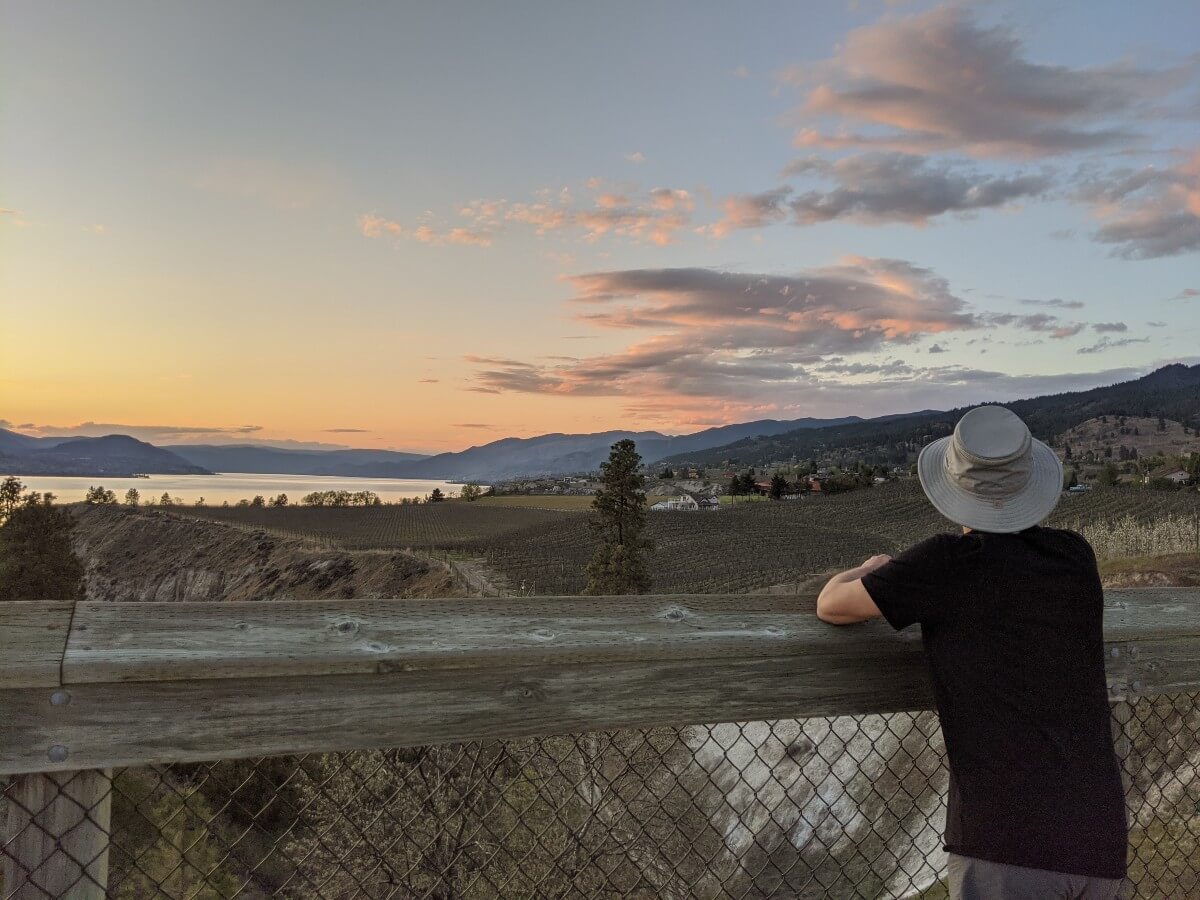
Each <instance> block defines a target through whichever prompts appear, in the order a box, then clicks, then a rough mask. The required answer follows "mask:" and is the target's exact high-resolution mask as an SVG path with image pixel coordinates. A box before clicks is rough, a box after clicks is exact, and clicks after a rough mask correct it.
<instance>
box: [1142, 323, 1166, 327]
mask: <svg viewBox="0 0 1200 900" xmlns="http://www.w3.org/2000/svg"><path fill="white" fill-rule="evenodd" d="M1146 324H1147V325H1149V326H1150V327H1151V328H1166V327H1167V323H1166V322H1147V323H1146Z"/></svg>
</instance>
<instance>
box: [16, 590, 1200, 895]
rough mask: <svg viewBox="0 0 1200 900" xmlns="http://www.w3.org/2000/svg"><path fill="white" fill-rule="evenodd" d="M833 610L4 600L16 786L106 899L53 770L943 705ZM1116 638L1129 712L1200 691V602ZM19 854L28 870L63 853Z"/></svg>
mask: <svg viewBox="0 0 1200 900" xmlns="http://www.w3.org/2000/svg"><path fill="white" fill-rule="evenodd" d="M814 602H815V601H814V598H813V597H812V596H767V595H744V594H738V595H687V596H685V595H676V596H636V597H586V598H585V597H521V598H476V599H461V598H458V599H433V600H343V601H308V602H271V603H97V602H81V603H75V604H60V603H10V604H0V775H17V776H20V777H21V778H22V784H21V786H20V789H21V791H22V792H23V796H28V798H29V803H30V806H29V807H28V808H30V809H37V808H39V807H38V806H37V805H36V804H37V802H38V797H39V796H45V797H49V798H55V797H57V798H58V800H57V801H54V802H58V803H59V804H60V806H61V807H62V809H61V810H60V814H55V815H49V816H47V817H45V818H46V822H49V823H50V824H46V822H43V823H42V824H41V825H40V826H39V829H38V832H39V834H40V837H39V840H43V841H44V840H45V839H47V835H49V837H55V835H54V834H53V832H54V831H56V830H59V831H61V835H59V837H61V839H62V840H71V841H74V842H75V843H76V844H79V843H80V842H83V844H84V846H83V847H82V849H80V848H79V847H78V846H77V847H76V851H77V852H76V853H75V854H74V856H75V858H76V859H84V860H92V859H95V860H96V863H95V865H93V866H92V869H93V870H94V871H90V872H89V878H88V879H87V884H90V885H93V887H94V886H95V885H100V884H103V872H102V871H101V870H102V869H103V859H102V856H103V840H104V838H105V835H104V834H103V827H104V825H105V824H106V822H105V817H106V816H107V809H106V807H105V804H104V798H103V797H101V796H97V797H95V798H90V799H89V797H88V796H87V791H88V790H89V784H90V783H91V782H89V779H88V778H87V777H77V778H75V779H73V780H72V781H71V782H70V790H71V792H72V796H71V797H68V798H66V800H65V801H64V800H63V797H62V794H63V789H62V785H63V784H64V783H65V782H64V777H63V776H62V775H55V774H53V773H61V772H69V771H78V770H104V769H108V768H111V767H114V766H129V765H143V764H150V763H165V762H195V761H202V760H212V759H228V758H238V757H251V756H261V755H271V754H284V753H299V752H308V751H336V750H353V749H361V748H369V747H399V746H423V745H429V744H438V743H444V742H452V741H463V740H472V739H478V738H522V737H533V736H543V735H554V734H562V733H569V732H578V731H588V730H594V729H617V728H628V727H640V726H657V725H684V724H696V723H715V722H731V721H749V720H761V719H776V718H804V717H807V716H815V715H822V716H824V715H848V714H858V713H886V712H897V711H901V710H918V709H930V708H932V700H931V692H930V688H929V682H928V677H927V673H926V670H925V663H924V657H923V653H922V650H921V644H920V634H919V631H918V630H917V629H911V630H910V631H909V632H905V633H901V634H896V633H895V632H893V631H892V630H891V629H890V628H889V627H888V626H887V625H886V624H885V623H883V622H882V621H876V622H871V623H867V624H864V625H859V626H853V627H847V628H836V627H832V626H829V625H826V624H824V623H822V622H820V621H819V620H818V619H817V618H816V616H815V615H814ZM1105 639H1106V643H1107V653H1108V657H1107V664H1108V680H1109V686H1110V693H1111V694H1112V696H1113V697H1114V698H1120V699H1124V698H1130V697H1133V696H1137V695H1151V694H1163V693H1176V692H1185V691H1197V690H1200V589H1175V588H1152V589H1137V590H1117V591H1111V592H1109V594H1108V595H1107V597H1106V617H1105ZM94 781H95V783H96V784H97V785H100V784H102V783H104V780H103V779H94ZM97 790H99V788H97ZM80 794H82V796H77V795H80ZM79 810H87V811H88V812H87V815H86V817H85V816H84V815H83V814H82V813H80V812H79ZM20 818H21V817H20V816H15V817H14V816H12V815H10V816H7V817H6V819H5V823H6V824H5V828H6V831H7V832H10V833H12V834H16V833H18V832H21V831H22V822H21V820H20ZM85 820H86V821H85ZM81 823H83V824H85V825H86V826H87V827H84V828H81ZM24 824H25V825H28V823H27V822H26V823H24ZM95 826H98V827H95ZM23 830H24V831H25V832H31V831H33V830H34V829H29V828H24V829H23ZM92 832H95V833H94V834H93V833H92ZM0 839H5V840H9V841H10V842H11V841H12V837H11V836H10V834H6V835H0ZM89 841H94V842H95V847H94V851H95V852H94V853H89V851H88V846H87V845H88V842H89ZM9 846H10V855H11V856H13V858H14V859H16V858H19V856H20V854H21V853H22V852H27V853H28V855H29V856H30V857H31V858H36V859H41V858H42V856H44V850H43V849H42V848H39V847H33V846H31V847H29V848H27V850H25V851H23V850H22V848H21V846H20V844H19V842H17V845H16V848H15V849H12V844H11V843H10V844H9ZM37 854H42V856H38V855H37ZM68 877H70V873H66V874H64V876H63V878H64V879H66V878H68ZM12 878H13V875H12V874H11V873H9V874H8V875H7V879H6V883H9V884H11V883H13V882H12ZM49 880H50V883H51V884H53V878H50V879H49ZM72 880H73V881H78V872H76V873H75V878H74V879H72ZM85 887H86V885H85ZM95 891H96V893H93V894H89V893H87V890H85V889H83V888H80V889H78V890H76V892H75V895H77V896H84V897H87V896H102V895H103V894H102V890H101V889H100V888H98V887H95Z"/></svg>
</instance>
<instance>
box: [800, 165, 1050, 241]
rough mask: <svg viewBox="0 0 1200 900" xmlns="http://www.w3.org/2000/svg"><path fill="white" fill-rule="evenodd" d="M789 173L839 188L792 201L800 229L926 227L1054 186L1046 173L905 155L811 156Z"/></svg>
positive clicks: (808, 194) (1004, 203)
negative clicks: (846, 222)
mask: <svg viewBox="0 0 1200 900" xmlns="http://www.w3.org/2000/svg"><path fill="white" fill-rule="evenodd" d="M785 174H786V175H788V176H790V177H795V176H801V175H814V176H817V177H820V178H824V179H828V180H831V181H833V182H835V184H836V186H835V187H833V188H832V189H829V190H813V191H807V192H805V193H803V194H799V195H797V196H796V197H795V198H793V199H792V200H791V201H790V202H789V204H788V205H789V207H790V208H791V210H792V213H793V215H794V217H795V221H796V224H798V225H811V224H814V223H817V222H828V221H832V220H834V219H850V220H852V221H857V222H864V223H867V224H878V223H882V222H910V223H913V224H924V223H926V222H927V221H928V220H929V219H932V218H935V217H937V216H940V215H944V214H946V213H970V212H975V211H977V210H981V209H989V208H996V207H1001V206H1005V205H1006V204H1008V203H1011V202H1013V201H1015V200H1019V199H1022V198H1028V197H1036V196H1038V195H1040V194H1042V193H1044V192H1045V191H1046V190H1048V189H1049V187H1050V184H1051V180H1050V177H1049V176H1048V175H1044V174H1043V175H1028V174H1020V173H1018V174H1015V175H1012V176H992V175H983V174H980V173H978V172H973V171H969V170H967V171H964V170H962V169H961V168H959V167H956V166H952V165H951V164H949V163H930V162H929V161H927V160H925V159H923V158H922V157H919V156H911V155H909V154H905V153H863V154H859V155H857V156H850V157H846V158H844V159H839V160H836V161H833V162H831V161H829V160H825V159H821V158H819V157H811V156H810V157H807V158H805V159H800V160H796V161H795V162H793V163H791V164H790V165H788V167H787V169H786V170H785Z"/></svg>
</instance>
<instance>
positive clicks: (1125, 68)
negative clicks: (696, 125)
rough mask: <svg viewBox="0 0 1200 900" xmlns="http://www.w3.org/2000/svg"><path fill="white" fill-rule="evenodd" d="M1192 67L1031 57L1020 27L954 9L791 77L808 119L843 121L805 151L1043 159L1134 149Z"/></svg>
mask: <svg viewBox="0 0 1200 900" xmlns="http://www.w3.org/2000/svg"><path fill="white" fill-rule="evenodd" d="M1193 72H1194V65H1188V66H1182V67H1179V68H1176V69H1169V70H1151V69H1145V68H1138V67H1135V66H1133V65H1132V64H1130V63H1127V62H1121V63H1112V64H1109V65H1103V66H1093V67H1087V68H1071V67H1069V66H1060V65H1048V64H1043V63H1036V62H1031V61H1029V60H1028V59H1027V58H1026V55H1025V47H1024V46H1023V44H1022V42H1021V40H1020V38H1018V37H1017V36H1016V35H1015V34H1014V33H1013V32H1012V31H1011V30H1009V29H1007V28H1003V27H986V26H983V25H981V24H979V23H978V22H977V21H975V20H974V19H973V17H972V13H971V12H969V11H968V10H966V9H963V8H961V7H958V6H945V7H941V8H937V9H933V10H930V11H928V12H924V13H920V14H918V15H913V16H908V17H905V18H888V19H885V20H883V21H880V22H878V23H875V24H873V25H868V26H865V27H862V28H859V29H856V30H854V31H852V32H851V33H850V34H849V35H848V37H847V39H846V41H845V44H844V46H843V47H842V48H841V50H840V51H839V53H838V54H837V55H836V56H835V57H833V58H832V59H829V60H826V61H824V62H821V63H818V64H816V65H809V66H796V67H794V68H792V69H790V70H788V71H787V72H785V73H784V74H783V76H782V79H783V81H784V82H785V83H788V84H791V85H794V86H796V87H797V88H799V89H800V90H801V91H803V93H804V102H803V106H802V108H801V110H800V113H801V115H802V116H803V118H804V119H806V120H807V119H810V118H814V117H815V118H819V119H825V120H829V121H832V122H836V123H839V127H838V129H837V130H835V131H834V132H832V133H830V132H828V131H823V130H820V129H819V128H813V127H807V128H804V129H803V130H801V131H800V132H799V133H798V134H797V136H796V141H795V143H796V144H797V146H801V147H824V148H827V149H828V148H831V149H845V148H848V147H857V148H875V149H892V150H903V151H906V152H917V153H925V152H935V151H960V152H963V153H967V154H969V155H972V156H976V157H995V156H1004V157H1036V156H1047V155H1052V154H1059V153H1070V152H1073V151H1079V150H1091V149H1096V148H1110V147H1124V146H1128V145H1131V144H1133V143H1135V142H1136V141H1137V140H1138V138H1139V134H1138V133H1137V131H1136V130H1135V129H1134V128H1133V126H1132V123H1133V122H1134V121H1135V120H1136V119H1138V118H1139V117H1145V116H1148V115H1150V114H1151V111H1152V110H1153V108H1154V107H1155V105H1156V104H1158V103H1160V102H1161V101H1162V99H1163V98H1164V97H1166V96H1168V95H1170V94H1172V93H1173V92H1175V91H1176V90H1178V89H1179V88H1181V87H1184V86H1185V85H1186V84H1187V83H1188V80H1189V79H1190V78H1191V77H1192V74H1193ZM847 123H850V127H860V128H864V129H865V130H862V131H851V130H848V128H847V127H846V126H847Z"/></svg>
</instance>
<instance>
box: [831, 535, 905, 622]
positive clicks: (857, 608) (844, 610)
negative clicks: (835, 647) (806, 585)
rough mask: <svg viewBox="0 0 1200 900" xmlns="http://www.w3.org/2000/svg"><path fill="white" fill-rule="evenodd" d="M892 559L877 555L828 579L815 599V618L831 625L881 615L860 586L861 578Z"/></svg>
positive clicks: (884, 554) (885, 555)
mask: <svg viewBox="0 0 1200 900" xmlns="http://www.w3.org/2000/svg"><path fill="white" fill-rule="evenodd" d="M891 560H892V558H891V557H890V556H888V555H887V554H886V553H878V554H876V555H875V556H872V557H870V558H868V559H867V560H865V561H864V562H863V564H862V565H860V566H856V567H855V568H853V569H849V570H847V571H845V572H839V573H838V574H837V575H834V576H833V577H832V578H830V579H829V582H828V583H827V584H826V585H825V587H823V588H822V589H821V594H820V596H819V597H817V618H819V619H820V620H821V621H822V622H828V623H829V624H830V625H853V624H854V623H856V622H865V621H866V620H867V619H874V618H877V617H878V616H880V615H882V613H880V612H879V607H878V606H876V605H875V601H874V600H872V599H871V595H870V594H868V593H867V589H866V588H865V587H863V583H862V577H863V576H864V575H866V574H867V573H868V572H873V571H875V570H876V569H878V568H879V567H880V566H883V565H886V564H887V563H889V562H891Z"/></svg>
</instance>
